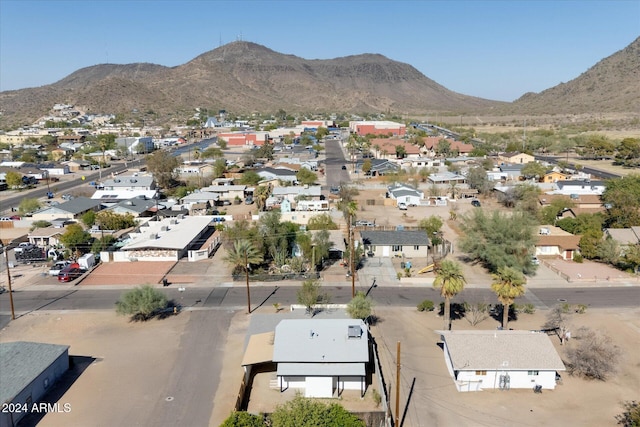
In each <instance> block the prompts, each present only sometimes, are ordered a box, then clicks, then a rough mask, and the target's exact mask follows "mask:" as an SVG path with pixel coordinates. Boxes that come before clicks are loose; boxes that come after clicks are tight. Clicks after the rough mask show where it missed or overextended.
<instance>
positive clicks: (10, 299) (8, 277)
mask: <svg viewBox="0 0 640 427" xmlns="http://www.w3.org/2000/svg"><path fill="white" fill-rule="evenodd" d="M4 260H5V262H6V263H7V284H8V286H9V305H10V306H11V320H16V312H15V310H14V307H13V290H12V289H11V272H10V271H9V249H8V248H7V247H6V246H5V247H4Z"/></svg>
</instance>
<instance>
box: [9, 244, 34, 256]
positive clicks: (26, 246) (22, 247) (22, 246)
mask: <svg viewBox="0 0 640 427" xmlns="http://www.w3.org/2000/svg"><path fill="white" fill-rule="evenodd" d="M33 247H34V246H33V245H32V244H31V243H28V242H22V243H20V244H19V245H18V246H16V247H15V248H14V249H13V253H16V254H19V253H22V252H24V251H28V250H29V249H31V248H33Z"/></svg>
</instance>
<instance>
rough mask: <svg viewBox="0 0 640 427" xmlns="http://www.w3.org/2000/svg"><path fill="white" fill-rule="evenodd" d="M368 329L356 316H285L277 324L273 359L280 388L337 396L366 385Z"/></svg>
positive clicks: (307, 394) (316, 396)
mask: <svg viewBox="0 0 640 427" xmlns="http://www.w3.org/2000/svg"><path fill="white" fill-rule="evenodd" d="M370 354H371V353H370V345H369V330H368V328H367V325H366V324H365V323H364V322H363V321H362V320H359V319H284V320H281V321H280V323H278V325H277V326H276V329H275V337H274V339H273V362H274V363H275V364H276V375H277V377H276V379H277V383H278V386H279V388H280V391H285V390H287V389H289V388H291V389H298V390H300V391H301V392H302V393H303V394H304V396H305V397H315V398H331V397H339V396H340V395H341V393H342V391H343V390H359V391H360V395H361V396H364V394H365V392H366V389H367V367H368V365H369V361H370V359H369V357H370Z"/></svg>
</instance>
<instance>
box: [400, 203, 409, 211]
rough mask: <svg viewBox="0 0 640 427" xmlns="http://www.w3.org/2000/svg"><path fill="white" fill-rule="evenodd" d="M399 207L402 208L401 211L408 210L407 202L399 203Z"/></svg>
mask: <svg viewBox="0 0 640 427" xmlns="http://www.w3.org/2000/svg"><path fill="white" fill-rule="evenodd" d="M398 209H400V210H401V211H406V210H407V204H406V203H402V202H400V203H398Z"/></svg>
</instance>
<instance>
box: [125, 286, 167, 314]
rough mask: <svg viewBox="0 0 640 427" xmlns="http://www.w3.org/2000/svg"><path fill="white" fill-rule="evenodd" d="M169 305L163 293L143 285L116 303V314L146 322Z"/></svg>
mask: <svg viewBox="0 0 640 427" xmlns="http://www.w3.org/2000/svg"><path fill="white" fill-rule="evenodd" d="M167 305H168V301H167V298H166V297H165V296H164V294H163V293H162V292H160V291H159V290H158V289H155V288H153V287H152V286H150V285H143V286H138V287H137V288H135V289H132V290H130V291H128V292H125V293H124V294H122V296H121V297H120V299H119V300H118V301H117V302H116V313H118V314H124V315H129V316H131V319H132V320H142V321H144V320H149V319H150V318H152V317H153V316H154V315H156V314H157V313H158V312H160V311H161V310H163V309H165V308H167Z"/></svg>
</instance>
